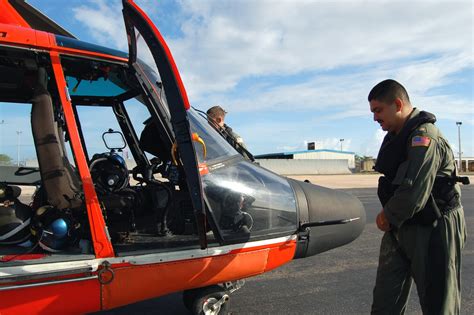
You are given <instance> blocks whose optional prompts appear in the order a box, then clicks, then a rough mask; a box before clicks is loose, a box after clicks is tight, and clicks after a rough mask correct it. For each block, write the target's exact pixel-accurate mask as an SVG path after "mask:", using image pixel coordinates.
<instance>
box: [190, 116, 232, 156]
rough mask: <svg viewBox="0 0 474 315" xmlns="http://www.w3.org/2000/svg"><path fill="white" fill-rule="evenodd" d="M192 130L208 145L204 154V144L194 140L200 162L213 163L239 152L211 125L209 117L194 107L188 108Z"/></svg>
mask: <svg viewBox="0 0 474 315" xmlns="http://www.w3.org/2000/svg"><path fill="white" fill-rule="evenodd" d="M188 117H189V121H190V124H191V132H193V133H197V134H198V135H199V137H201V139H202V140H203V141H204V145H205V146H206V156H204V150H203V146H202V145H201V144H200V143H199V142H194V149H195V150H196V155H197V158H198V161H199V162H200V163H202V162H206V163H212V161H213V160H216V159H221V158H226V157H232V156H235V155H237V154H239V153H238V152H237V151H236V150H235V149H234V148H233V147H232V146H231V145H230V144H229V143H228V142H227V141H226V140H225V139H224V138H223V137H222V136H221V135H220V134H219V133H218V132H217V131H216V130H215V129H214V128H213V127H212V126H211V125H209V122H208V121H207V119H205V118H204V117H202V116H201V115H199V114H198V113H197V112H196V111H195V110H194V109H190V110H188Z"/></svg>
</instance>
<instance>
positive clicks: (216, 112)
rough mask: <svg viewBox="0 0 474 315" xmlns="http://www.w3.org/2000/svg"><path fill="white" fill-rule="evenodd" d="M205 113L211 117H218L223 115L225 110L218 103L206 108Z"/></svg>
mask: <svg viewBox="0 0 474 315" xmlns="http://www.w3.org/2000/svg"><path fill="white" fill-rule="evenodd" d="M206 113H207V115H208V116H210V117H212V118H218V117H224V116H225V114H227V112H226V111H225V110H224V109H223V108H222V107H220V106H219V105H217V106H212V107H211V108H209V109H208V110H207V112H206Z"/></svg>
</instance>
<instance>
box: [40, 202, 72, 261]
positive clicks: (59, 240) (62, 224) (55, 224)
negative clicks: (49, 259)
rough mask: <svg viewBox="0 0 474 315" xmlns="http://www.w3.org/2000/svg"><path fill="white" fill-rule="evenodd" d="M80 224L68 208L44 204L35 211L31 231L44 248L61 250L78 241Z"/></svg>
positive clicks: (55, 250)
mask: <svg viewBox="0 0 474 315" xmlns="http://www.w3.org/2000/svg"><path fill="white" fill-rule="evenodd" d="M80 226H81V225H80V223H78V222H77V221H76V220H75V219H74V218H73V217H72V215H71V214H70V213H69V212H68V211H67V210H58V209H56V208H54V207H52V206H43V207H40V208H39V209H38V210H37V211H36V213H35V216H34V218H33V222H32V226H31V232H32V234H33V235H34V236H35V238H36V239H37V240H38V244H39V246H40V247H41V248H42V249H44V250H47V251H50V252H59V251H61V250H63V249H65V248H67V247H69V246H73V245H75V244H76V243H77V241H78V240H79V228H80Z"/></svg>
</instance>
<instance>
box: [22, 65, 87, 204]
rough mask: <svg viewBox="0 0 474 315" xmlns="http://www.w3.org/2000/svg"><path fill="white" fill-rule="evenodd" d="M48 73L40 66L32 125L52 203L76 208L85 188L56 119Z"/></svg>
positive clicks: (33, 100) (34, 96) (43, 176)
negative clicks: (68, 157) (66, 147)
mask: <svg viewBox="0 0 474 315" xmlns="http://www.w3.org/2000/svg"><path fill="white" fill-rule="evenodd" d="M47 84H48V74H47V73H46V70H45V69H44V68H39V69H38V82H37V84H36V87H35V90H34V94H33V99H32V105H33V106H32V110H31V126H32V132H33V138H34V142H35V147H36V153H37V157H38V163H39V167H40V173H41V179H42V184H43V187H44V189H45V191H46V194H47V198H48V203H49V204H51V205H52V206H55V207H56V208H58V209H60V210H61V209H66V208H70V209H74V208H78V207H80V206H81V204H82V197H81V196H82V189H81V185H80V181H79V178H78V176H77V173H76V172H75V170H74V168H73V167H72V166H71V164H70V163H69V161H68V159H67V156H66V151H65V146H64V138H63V131H62V128H61V127H60V126H59V124H58V122H57V121H56V120H55V116H54V109H53V103H52V100H51V95H50V94H49V92H48V90H47Z"/></svg>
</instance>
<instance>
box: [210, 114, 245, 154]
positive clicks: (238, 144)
mask: <svg viewBox="0 0 474 315" xmlns="http://www.w3.org/2000/svg"><path fill="white" fill-rule="evenodd" d="M206 114H207V117H208V121H209V123H210V124H211V125H213V126H214V128H215V129H216V130H217V131H218V132H219V133H220V134H221V136H222V137H224V139H225V140H226V141H227V142H228V143H229V144H230V145H231V146H233V147H234V148H235V149H236V150H237V152H239V153H240V154H241V155H242V156H243V157H244V158H246V159H248V160H250V161H253V160H254V158H253V156H252V154H251V153H250V152H249V151H248V150H247V146H246V145H245V143H244V140H243V139H242V137H241V136H239V135H238V134H237V133H235V132H234V131H233V130H232V128H230V127H229V126H227V125H226V124H225V123H224V119H225V115H226V114H227V112H226V111H225V110H224V109H223V108H222V107H220V106H219V105H216V106H212V107H211V108H209V109H208V110H207V112H206Z"/></svg>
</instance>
